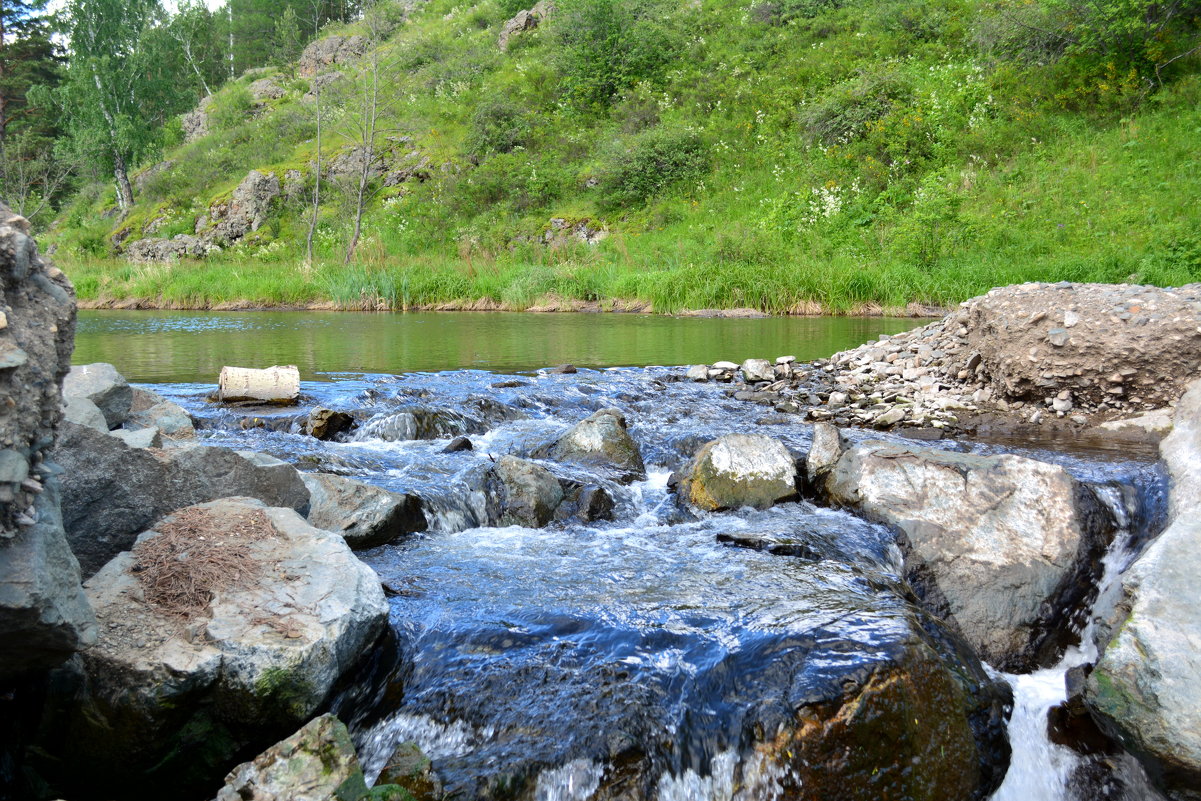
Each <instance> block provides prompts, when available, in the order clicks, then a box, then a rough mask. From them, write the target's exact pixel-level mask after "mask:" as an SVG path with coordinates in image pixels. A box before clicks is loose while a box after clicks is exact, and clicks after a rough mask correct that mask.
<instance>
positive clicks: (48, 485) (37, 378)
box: [0, 204, 103, 682]
mask: <svg viewBox="0 0 1201 801" xmlns="http://www.w3.org/2000/svg"><path fill="white" fill-rule="evenodd" d="M74 338H75V303H74V290H73V289H72V287H71V283H70V282H69V281H68V280H67V278H66V276H64V275H63V274H62V272H61V271H60V270H58V269H57V268H55V267H52V266H51V265H50V264H48V263H47V262H45V261H43V260H42V259H41V257H40V256H39V255H38V252H37V245H36V243H35V242H34V240H33V238H32V237H30V236H29V223H28V222H27V221H26V220H25V219H24V218H23V217H19V216H17V215H15V214H13V213H12V212H11V211H9V210H8V208H7V207H5V206H4V205H3V204H0V350H4V351H5V352H6V353H8V354H9V357H8V359H7V361H6V362H5V363H6V364H7V365H8V366H7V367H5V368H4V369H0V442H2V443H3V453H4V456H3V461H4V467H3V469H2V470H0V472H2V473H3V476H0V478H3V479H6V480H4V481H0V682H7V681H8V680H10V679H12V678H15V677H16V676H17V675H19V674H24V673H29V672H35V671H43V670H46V669H47V668H50V667H53V666H54V665H56V664H58V663H59V662H61V661H62V660H63V659H65V658H67V657H68V656H70V654H71V652H72V651H73V650H74V649H75V648H77V647H78V646H79V645H80V644H81V643H85V642H87V641H88V639H89V638H90V637H92V636H94V631H95V629H94V626H95V618H94V617H93V615H92V613H91V610H90V609H89V607H88V604H87V601H86V600H85V599H84V596H83V589H82V587H80V584H79V566H78V564H77V562H76V560H75V557H74V556H72V555H71V552H70V549H69V548H68V547H67V544H66V538H65V535H64V533H63V529H62V525H61V519H60V511H59V500H58V497H59V495H58V484H57V479H56V478H55V468H54V467H53V466H52V465H51V464H50V463H49V462H48V456H49V455H48V453H47V450H48V449H49V448H50V447H51V446H52V444H53V442H54V437H55V428H56V426H57V425H58V424H59V421H60V420H61V418H62V413H63V403H62V383H63V378H64V377H65V376H66V374H67V371H68V370H69V369H70V365H71V350H72V347H73V343H74ZM17 350H19V351H20V352H21V355H22V358H12V357H13V356H14V355H15V354H16V351H17ZM95 433H96V435H97V436H103V435H102V434H100V433H99V432H95Z"/></svg>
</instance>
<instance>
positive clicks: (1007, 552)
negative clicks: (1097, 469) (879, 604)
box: [825, 442, 1113, 671]
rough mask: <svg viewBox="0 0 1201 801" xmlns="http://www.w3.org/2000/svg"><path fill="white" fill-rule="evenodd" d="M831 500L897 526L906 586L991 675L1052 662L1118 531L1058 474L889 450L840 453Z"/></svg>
mask: <svg viewBox="0 0 1201 801" xmlns="http://www.w3.org/2000/svg"><path fill="white" fill-rule="evenodd" d="M825 492H826V495H827V497H828V499H829V500H830V501H831V502H833V503H835V504H838V505H842V506H848V507H851V508H852V509H854V510H855V511H857V512H859V513H860V514H862V515H864V516H865V517H867V518H869V519H871V520H876V521H880V522H884V523H889V524H891V525H894V526H896V527H897V528H898V529H900V530H901V532H902V533H903V534H904V536H905V538H906V541H905V546H906V548H907V549H908V553H907V554H906V556H907V569H908V571H909V572H910V579H911V581H912V582H913V583H914V584H915V586H916V587H917V589H918V590H919V593H925V596H926V598H925V600H926V601H927V603H928V604H931V605H932V606H934V608H935V611H937V612H939V613H940V614H943V615H944V616H946V615H951V616H953V617H954V620H955V621H956V622H957V623H958V625H959V628H960V630H961V631H962V632H963V634H964V636H965V637H966V639H967V640H968V642H970V643H971V644H972V645H973V646H975V648H976V650H977V651H978V652H979V653H980V655H981V657H983V658H984V659H985V660H986V661H988V662H989V663H990V664H992V665H994V666H995V667H999V668H1002V669H1004V670H1010V671H1013V670H1030V669H1033V668H1035V667H1039V666H1046V665H1049V664H1052V663H1054V662H1055V661H1056V660H1057V658H1058V656H1059V655H1060V654H1061V653H1062V650H1063V648H1064V647H1065V645H1066V644H1067V643H1066V642H1065V641H1064V639H1063V636H1062V635H1063V633H1064V632H1067V631H1068V630H1070V628H1071V625H1070V624H1071V622H1072V621H1073V620H1074V619H1075V617H1076V616H1078V615H1079V613H1080V612H1081V610H1082V608H1083V602H1084V600H1085V596H1086V594H1087V593H1088V591H1089V590H1090V589H1091V587H1092V584H1093V582H1094V581H1095V579H1096V578H1097V575H1096V573H1097V571H1098V567H1097V566H1098V564H1099V559H1100V556H1101V554H1102V553H1104V550H1105V547H1106V546H1107V545H1108V542H1109V539H1110V538H1111V537H1112V534H1113V520H1112V517H1111V515H1110V514H1109V512H1108V510H1107V509H1106V508H1105V507H1104V506H1103V505H1102V504H1101V503H1100V501H1099V500H1098V499H1097V498H1096V496H1095V494H1094V493H1093V492H1092V491H1091V490H1090V489H1089V488H1087V487H1085V486H1084V485H1081V484H1080V483H1079V482H1077V481H1076V480H1075V479H1074V478H1072V476H1071V475H1070V474H1068V472H1067V471H1066V470H1064V469H1063V468H1062V467H1059V466H1057V465H1051V464H1046V463H1044V462H1038V461H1035V460H1033V459H1027V458H1024V457H1020V456H1011V455H1002V456H978V455H975V454H965V453H953V452H948V451H940V450H935V449H931V448H920V447H907V446H903V445H894V444H890V443H885V442H863V443H860V444H858V445H856V446H854V447H852V448H850V449H848V450H847V451H845V452H844V453H843V455H842V456H841V457H840V458H839V460H838V464H837V465H836V466H835V467H834V469H833V470H832V471H831V472H830V473H829V475H828V476H827V477H826V482H825Z"/></svg>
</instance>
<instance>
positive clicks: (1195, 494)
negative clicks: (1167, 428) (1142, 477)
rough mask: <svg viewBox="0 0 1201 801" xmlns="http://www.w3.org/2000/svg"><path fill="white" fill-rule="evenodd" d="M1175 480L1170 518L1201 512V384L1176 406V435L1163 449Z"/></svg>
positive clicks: (1191, 385)
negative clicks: (1200, 510)
mask: <svg viewBox="0 0 1201 801" xmlns="http://www.w3.org/2000/svg"><path fill="white" fill-rule="evenodd" d="M1159 451H1160V455H1162V456H1163V460H1164V463H1165V464H1166V465H1167V468H1168V475H1170V476H1171V478H1172V491H1171V494H1170V495H1169V496H1168V498H1169V504H1168V514H1169V516H1170V517H1171V519H1173V520H1176V519H1178V518H1180V517H1181V515H1184V514H1192V513H1195V512H1197V511H1198V510H1199V509H1201V380H1197V381H1194V382H1193V383H1192V384H1190V385H1189V387H1188V391H1187V392H1185V394H1184V396H1183V397H1181V398H1180V402H1179V403H1177V404H1176V417H1175V422H1174V424H1173V427H1172V433H1170V434H1169V435H1168V436H1167V437H1165V438H1164V440H1163V442H1161V443H1160V446H1159Z"/></svg>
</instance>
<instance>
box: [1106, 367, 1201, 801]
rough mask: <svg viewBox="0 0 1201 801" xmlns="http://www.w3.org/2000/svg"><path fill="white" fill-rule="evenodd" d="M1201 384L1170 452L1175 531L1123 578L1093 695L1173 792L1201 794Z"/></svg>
mask: <svg viewBox="0 0 1201 801" xmlns="http://www.w3.org/2000/svg"><path fill="white" fill-rule="evenodd" d="M1199 407H1201V381H1195V382H1194V383H1193V384H1192V386H1191V387H1190V388H1189V390H1188V392H1187V393H1186V394H1185V396H1184V398H1183V399H1182V400H1181V402H1180V404H1179V405H1178V406H1177V411H1176V423H1175V428H1174V429H1173V433H1172V435H1171V436H1170V437H1168V439H1165V440H1164V441H1163V442H1162V443H1161V445H1160V450H1161V452H1162V454H1163V457H1164V461H1165V462H1166V463H1167V466H1168V471H1169V475H1170V477H1171V480H1172V486H1171V491H1170V496H1169V498H1170V512H1169V514H1170V516H1171V520H1172V522H1171V523H1170V524H1169V526H1168V528H1167V529H1166V530H1165V531H1164V532H1163V533H1162V534H1160V535H1159V537H1157V538H1156V539H1155V540H1153V541H1152V542H1151V544H1150V545H1148V546H1147V549H1146V551H1144V552H1143V554H1142V555H1141V556H1140V557H1139V558H1138V560H1137V561H1136V562H1135V563H1134V564H1133V565H1132V566H1131V567H1130V569H1129V570H1128V571H1127V572H1126V573H1125V574H1124V575H1123V576H1122V593H1121V598H1120V600H1119V602H1118V603H1117V605H1116V607H1115V609H1114V612H1113V613H1112V614H1111V615H1110V620H1109V623H1110V625H1111V626H1112V628H1113V630H1112V634H1111V637H1110V640H1109V642H1108V644H1107V645H1105V648H1104V650H1103V652H1102V654H1101V659H1100V660H1099V661H1098V662H1097V665H1096V667H1095V668H1094V669H1093V671H1092V673H1091V674H1090V675H1089V678H1088V684H1087V688H1086V691H1085V699H1086V702H1087V703H1088V705H1089V708H1090V709H1091V710H1092V712H1093V715H1094V717H1096V718H1098V719H1099V720H1100V721H1101V722H1102V724H1103V725H1104V727H1105V728H1106V729H1107V730H1108V731H1109V732H1110V733H1111V734H1112V735H1114V736H1116V737H1117V738H1118V739H1119V740H1121V741H1122V743H1123V744H1124V745H1126V747H1127V748H1129V749H1130V750H1131V751H1132V752H1134V753H1135V754H1136V755H1137V756H1139V757H1140V758H1142V759H1143V760H1144V762H1145V764H1147V766H1148V767H1149V768H1150V772H1151V773H1152V775H1153V776H1155V777H1156V778H1157V779H1158V780H1159V781H1160V782H1161V783H1162V784H1164V785H1165V786H1166V787H1167V788H1168V790H1169V791H1170V794H1171V795H1172V797H1173V798H1177V799H1189V800H1190V801H1194V800H1195V799H1199V798H1201V589H1199V586H1198V583H1197V576H1196V572H1197V571H1196V561H1197V554H1198V553H1199V552H1201V516H1199V514H1198V513H1199V512H1201V485H1199V483H1198V471H1199V468H1198V465H1201V437H1199V436H1198V414H1199V412H1201V409H1199Z"/></svg>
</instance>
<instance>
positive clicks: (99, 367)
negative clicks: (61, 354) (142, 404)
mask: <svg viewBox="0 0 1201 801" xmlns="http://www.w3.org/2000/svg"><path fill="white" fill-rule="evenodd" d="M63 397H64V398H66V399H67V402H68V403H69V402H71V401H72V400H73V399H75V398H86V399H88V400H90V401H91V402H92V403H94V404H96V408H98V409H100V412H101V414H103V415H104V419H105V421H106V422H107V423H108V427H109V428H116V427H117V426H119V425H121V424H122V423H124V422H125V420H126V419H127V418H128V417H129V410H130V407H131V406H132V405H133V389H131V388H130V386H129V382H127V381H126V380H125V376H123V375H121V374H120V373H118V372H117V368H115V367H113V366H112V365H111V364H105V363H104V362H98V363H96V364H83V365H77V366H75V367H72V368H71V371H70V372H69V373H67V377H66V378H65V379H64V380H63Z"/></svg>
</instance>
